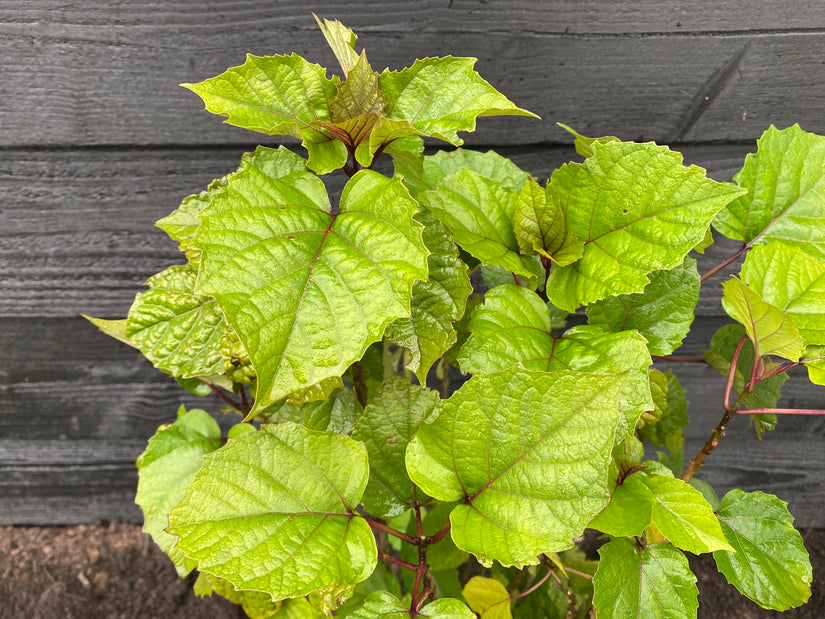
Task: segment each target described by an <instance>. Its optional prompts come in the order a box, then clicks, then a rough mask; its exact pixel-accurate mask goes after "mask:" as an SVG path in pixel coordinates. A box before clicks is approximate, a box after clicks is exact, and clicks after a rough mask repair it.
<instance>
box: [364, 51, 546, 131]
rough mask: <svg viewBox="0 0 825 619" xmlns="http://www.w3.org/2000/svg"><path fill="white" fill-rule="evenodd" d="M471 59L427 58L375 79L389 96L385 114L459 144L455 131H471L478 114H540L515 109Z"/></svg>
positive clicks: (474, 60)
mask: <svg viewBox="0 0 825 619" xmlns="http://www.w3.org/2000/svg"><path fill="white" fill-rule="evenodd" d="M475 63H476V59H475V58H455V57H452V56H447V57H445V58H425V59H423V60H416V61H415V62H414V63H413V65H412V66H411V67H408V68H406V69H402V70H401V71H390V70H389V69H387V70H385V71H384V72H383V73H382V74H381V77H380V78H379V84H380V87H381V91H382V92H383V93H384V95H385V96H386V98H387V107H386V114H387V115H388V116H389V117H390V118H392V119H395V120H404V121H407V122H409V123H410V124H411V125H412V126H413V127H414V128H415V130H416V131H417V132H418V133H420V134H421V135H422V136H429V137H434V138H439V139H441V140H445V141H447V142H449V143H451V144H453V145H455V146H460V145H461V144H462V143H463V140H462V139H461V138H459V137H458V135H457V134H456V132H457V131H475V127H476V118H477V117H479V116H501V115H512V114H515V115H519V116H532V117H534V118H538V117H537V116H536V115H535V114H533V113H532V112H528V111H526V110H522V109H520V108H518V107H516V106H515V105H514V104H513V103H512V102H511V101H510V100H509V99H507V98H506V97H505V96H504V95H502V94H501V93H500V92H498V91H497V90H496V89H495V88H493V87H492V86H490V84H488V83H487V82H485V81H484V80H483V79H481V77H480V76H479V75H478V73H476V72H475V71H474V70H473V66H474V65H475Z"/></svg>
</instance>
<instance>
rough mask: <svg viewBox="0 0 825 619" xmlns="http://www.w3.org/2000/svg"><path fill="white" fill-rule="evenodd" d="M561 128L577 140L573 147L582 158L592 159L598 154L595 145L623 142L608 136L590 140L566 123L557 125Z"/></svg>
mask: <svg viewBox="0 0 825 619" xmlns="http://www.w3.org/2000/svg"><path fill="white" fill-rule="evenodd" d="M556 124H557V125H558V126H559V127H561V128H562V129H564V130H565V131H567V132H568V133H570V134H572V135H573V137H574V138H576V139H575V141H574V142H573V146H574V147H575V149H576V152H577V153H578V154H579V155H581V156H582V157H592V156H593V155H595V154H596V151H595V150H594V148H593V144H594V143H598V144H607V143H609V142H621V140H620V139H619V138H617V137H616V136H613V135H606V136H603V137H600V138H588V137H585V136H583V135H582V134H580V133H579V132H577V131H576V130H575V129H573V128H571V127H568V126H567V125H565V124H564V123H556Z"/></svg>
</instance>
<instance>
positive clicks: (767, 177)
mask: <svg viewBox="0 0 825 619" xmlns="http://www.w3.org/2000/svg"><path fill="white" fill-rule="evenodd" d="M756 145H757V146H758V149H759V150H758V151H757V152H756V153H755V154H749V155H748V156H747V157H746V158H745V165H744V166H743V167H742V171H741V172H739V173H738V174H736V175H735V176H734V177H733V180H734V181H735V182H736V183H737V184H739V186H740V187H743V188H745V189H747V190H748V193H747V194H746V195H743V196H742V197H740V198H738V199H737V200H735V201H733V202H731V203H730V204H729V205H728V206H727V207H726V208H725V209H724V210H723V211H722V212H721V213H719V216H718V217H717V218H716V220H715V221H714V222H713V227H714V228H716V229H717V230H718V231H719V232H721V233H722V234H724V235H725V236H726V237H728V238H731V239H735V240H738V241H745V242H746V243H748V244H749V245H751V246H753V245H758V244H762V243H767V242H768V241H770V240H771V239H780V240H782V241H783V242H785V243H789V244H792V245H797V246H799V247H801V248H802V249H804V250H805V251H806V252H808V253H811V254H813V255H815V256H818V257H820V258H825V214H824V212H823V209H822V204H823V201H825V137H823V136H819V135H816V134H814V133H808V132H806V131H803V130H802V129H801V128H800V127H799V125H794V126H792V127H788V128H787V129H782V130H779V129H777V128H776V127H774V126H773V125H771V126H770V128H769V129H768V130H767V131H765V133H763V134H762V137H761V138H759V139H758V140H757V141H756Z"/></svg>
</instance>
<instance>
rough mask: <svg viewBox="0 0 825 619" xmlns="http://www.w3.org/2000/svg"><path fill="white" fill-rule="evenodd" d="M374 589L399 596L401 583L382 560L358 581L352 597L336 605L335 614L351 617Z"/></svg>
mask: <svg viewBox="0 0 825 619" xmlns="http://www.w3.org/2000/svg"><path fill="white" fill-rule="evenodd" d="M399 541H400V540H399ZM375 591H383V592H389V593H391V594H392V595H394V596H396V597H401V585H400V583H399V582H398V578H397V577H396V576H395V574H394V573H393V572H392V571H391V570H390V568H389V567H388V565H387V563H385V562H383V561H379V562H378V565H377V566H376V567H375V571H374V572H373V573H372V575H371V576H370V577H369V578H367V580H364V581H362V582H360V583H358V585H357V586H356V587H355V592H354V593H353V594H352V597H351V598H350V599H348V600H347V601H346V602H344V603H343V604H341V606H339V607H338V610H336V611H335V616H336V617H342V618H345V617H352V615H353V613H355V612H357V611H359V610H360V609H361V607H362V606H363V605H364V602H365V601H366V599H367V597H369V595H370V594H371V593H373V592H375Z"/></svg>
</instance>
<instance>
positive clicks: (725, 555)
mask: <svg viewBox="0 0 825 619" xmlns="http://www.w3.org/2000/svg"><path fill="white" fill-rule="evenodd" d="M716 515H717V516H718V517H719V521H720V522H721V523H722V530H723V531H724V533H725V537H726V538H727V539H728V542H730V544H731V546H733V548H734V549H735V550H736V552H727V551H722V550H720V551H717V552H714V553H713V558H714V559H716V565H717V567H718V568H719V571H720V572H722V573H723V574H724V575H725V578H727V579H728V582H729V583H731V584H732V585H733V586H735V587H736V588H737V589H739V592H740V593H742V595H745V596H747V597H749V598H750V599H752V600H753V601H754V602H756V603H757V604H759V605H760V606H761V607H762V608H772V609H774V610H787V609H789V608H792V607H795V606H801V605H802V604H804V603H805V602H806V601H807V600H808V598H809V597H810V595H811V578H812V575H811V562H810V559H809V558H808V553H807V551H806V550H805V546H804V544H803V543H802V536H801V535H800V534H799V531H797V530H796V529H794V528H793V516H791V514H790V512H788V504H787V503H785V502H784V501H780V500H779V499H778V498H776V497H775V496H773V495H770V494H765V493H763V492H743V491H742V490H731V491H730V492H728V493H727V494H726V495H725V497H724V498H723V499H722V504H721V506H720V509H719V511H718V512H717V514H716Z"/></svg>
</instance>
